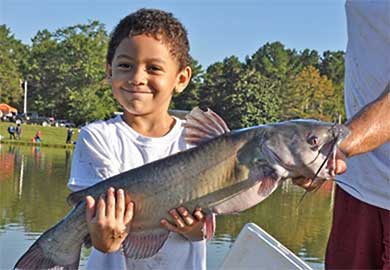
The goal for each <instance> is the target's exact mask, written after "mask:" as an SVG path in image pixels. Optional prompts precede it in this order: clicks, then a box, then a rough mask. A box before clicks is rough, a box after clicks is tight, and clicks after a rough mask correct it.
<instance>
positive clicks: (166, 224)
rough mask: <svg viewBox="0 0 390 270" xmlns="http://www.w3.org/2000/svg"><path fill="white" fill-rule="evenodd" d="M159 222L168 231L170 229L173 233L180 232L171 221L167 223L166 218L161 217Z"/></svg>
mask: <svg viewBox="0 0 390 270" xmlns="http://www.w3.org/2000/svg"><path fill="white" fill-rule="evenodd" d="M160 224H161V226H162V227H164V228H165V229H167V230H168V231H172V232H175V233H180V231H179V230H178V229H177V227H176V226H174V225H172V224H171V223H169V222H168V221H167V220H166V219H162V220H161V221H160Z"/></svg>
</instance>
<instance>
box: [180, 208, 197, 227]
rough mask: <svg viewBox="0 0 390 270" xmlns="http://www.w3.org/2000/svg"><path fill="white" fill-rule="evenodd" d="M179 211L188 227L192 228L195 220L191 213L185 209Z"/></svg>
mask: <svg viewBox="0 0 390 270" xmlns="http://www.w3.org/2000/svg"><path fill="white" fill-rule="evenodd" d="M177 210H178V211H179V213H180V215H181V216H182V218H183V220H184V222H185V223H186V224H187V225H188V226H192V224H194V218H193V217H192V215H190V213H189V212H188V210H187V209H186V208H185V207H179V208H178V209H177Z"/></svg>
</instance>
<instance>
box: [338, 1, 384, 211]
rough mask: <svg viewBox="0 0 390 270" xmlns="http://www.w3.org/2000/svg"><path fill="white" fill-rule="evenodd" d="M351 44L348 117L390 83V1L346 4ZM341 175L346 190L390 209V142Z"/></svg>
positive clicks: (347, 64)
mask: <svg viewBox="0 0 390 270" xmlns="http://www.w3.org/2000/svg"><path fill="white" fill-rule="evenodd" d="M346 13H347V25H348V45H347V52H346V59H345V69H346V75H345V93H344V97H345V107H346V112H347V116H348V118H350V117H352V116H353V115H355V114H356V113H357V112H358V111H359V110H360V109H361V108H362V107H364V106H365V105H366V104H368V103H370V102H371V101H373V100H374V99H375V98H377V97H378V96H379V95H380V93H382V92H383V90H384V89H385V86H386V84H387V83H388V81H389V80H390V1H383V0H378V1H368V0H367V1H355V0H351V1H347V2H346ZM347 166H348V170H347V172H346V173H345V174H343V175H340V176H339V177H338V178H340V179H341V180H342V181H344V182H346V183H348V184H349V185H351V186H353V187H354V188H355V189H356V190H358V191H359V192H360V193H359V192H357V191H356V190H354V189H353V188H351V187H349V186H347V185H343V184H339V185H340V186H341V188H342V189H344V190H345V191H346V192H348V193H349V194H351V195H352V196H354V197H356V198H358V199H359V200H361V201H364V202H367V203H369V204H372V205H375V206H378V207H381V208H384V209H388V210H390V143H385V144H384V145H382V146H381V147H379V148H377V149H376V150H374V151H372V152H369V153H366V154H363V155H358V156H355V157H352V158H350V159H348V161H347Z"/></svg>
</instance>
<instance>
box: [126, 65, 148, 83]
mask: <svg viewBox="0 0 390 270" xmlns="http://www.w3.org/2000/svg"><path fill="white" fill-rule="evenodd" d="M146 81H147V79H146V74H145V72H144V71H143V70H142V69H139V68H138V69H135V70H134V71H133V73H132V74H131V77H130V78H129V80H128V81H127V83H128V84H130V85H142V84H146Z"/></svg>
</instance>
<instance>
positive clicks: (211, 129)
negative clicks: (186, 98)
mask: <svg viewBox="0 0 390 270" xmlns="http://www.w3.org/2000/svg"><path fill="white" fill-rule="evenodd" d="M186 120H187V122H186V124H185V128H186V131H185V140H186V142H187V143H189V144H193V145H199V144H202V143H204V142H206V141H208V140H210V139H212V138H214V137H217V136H219V135H222V134H224V133H227V132H229V131H230V129H229V128H228V126H227V125H226V123H225V121H223V119H222V118H221V117H220V116H219V115H218V114H216V113H215V112H213V111H212V110H210V109H207V110H206V111H203V110H201V109H200V108H199V107H195V108H194V109H192V111H191V112H190V113H189V114H187V115H186Z"/></svg>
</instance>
